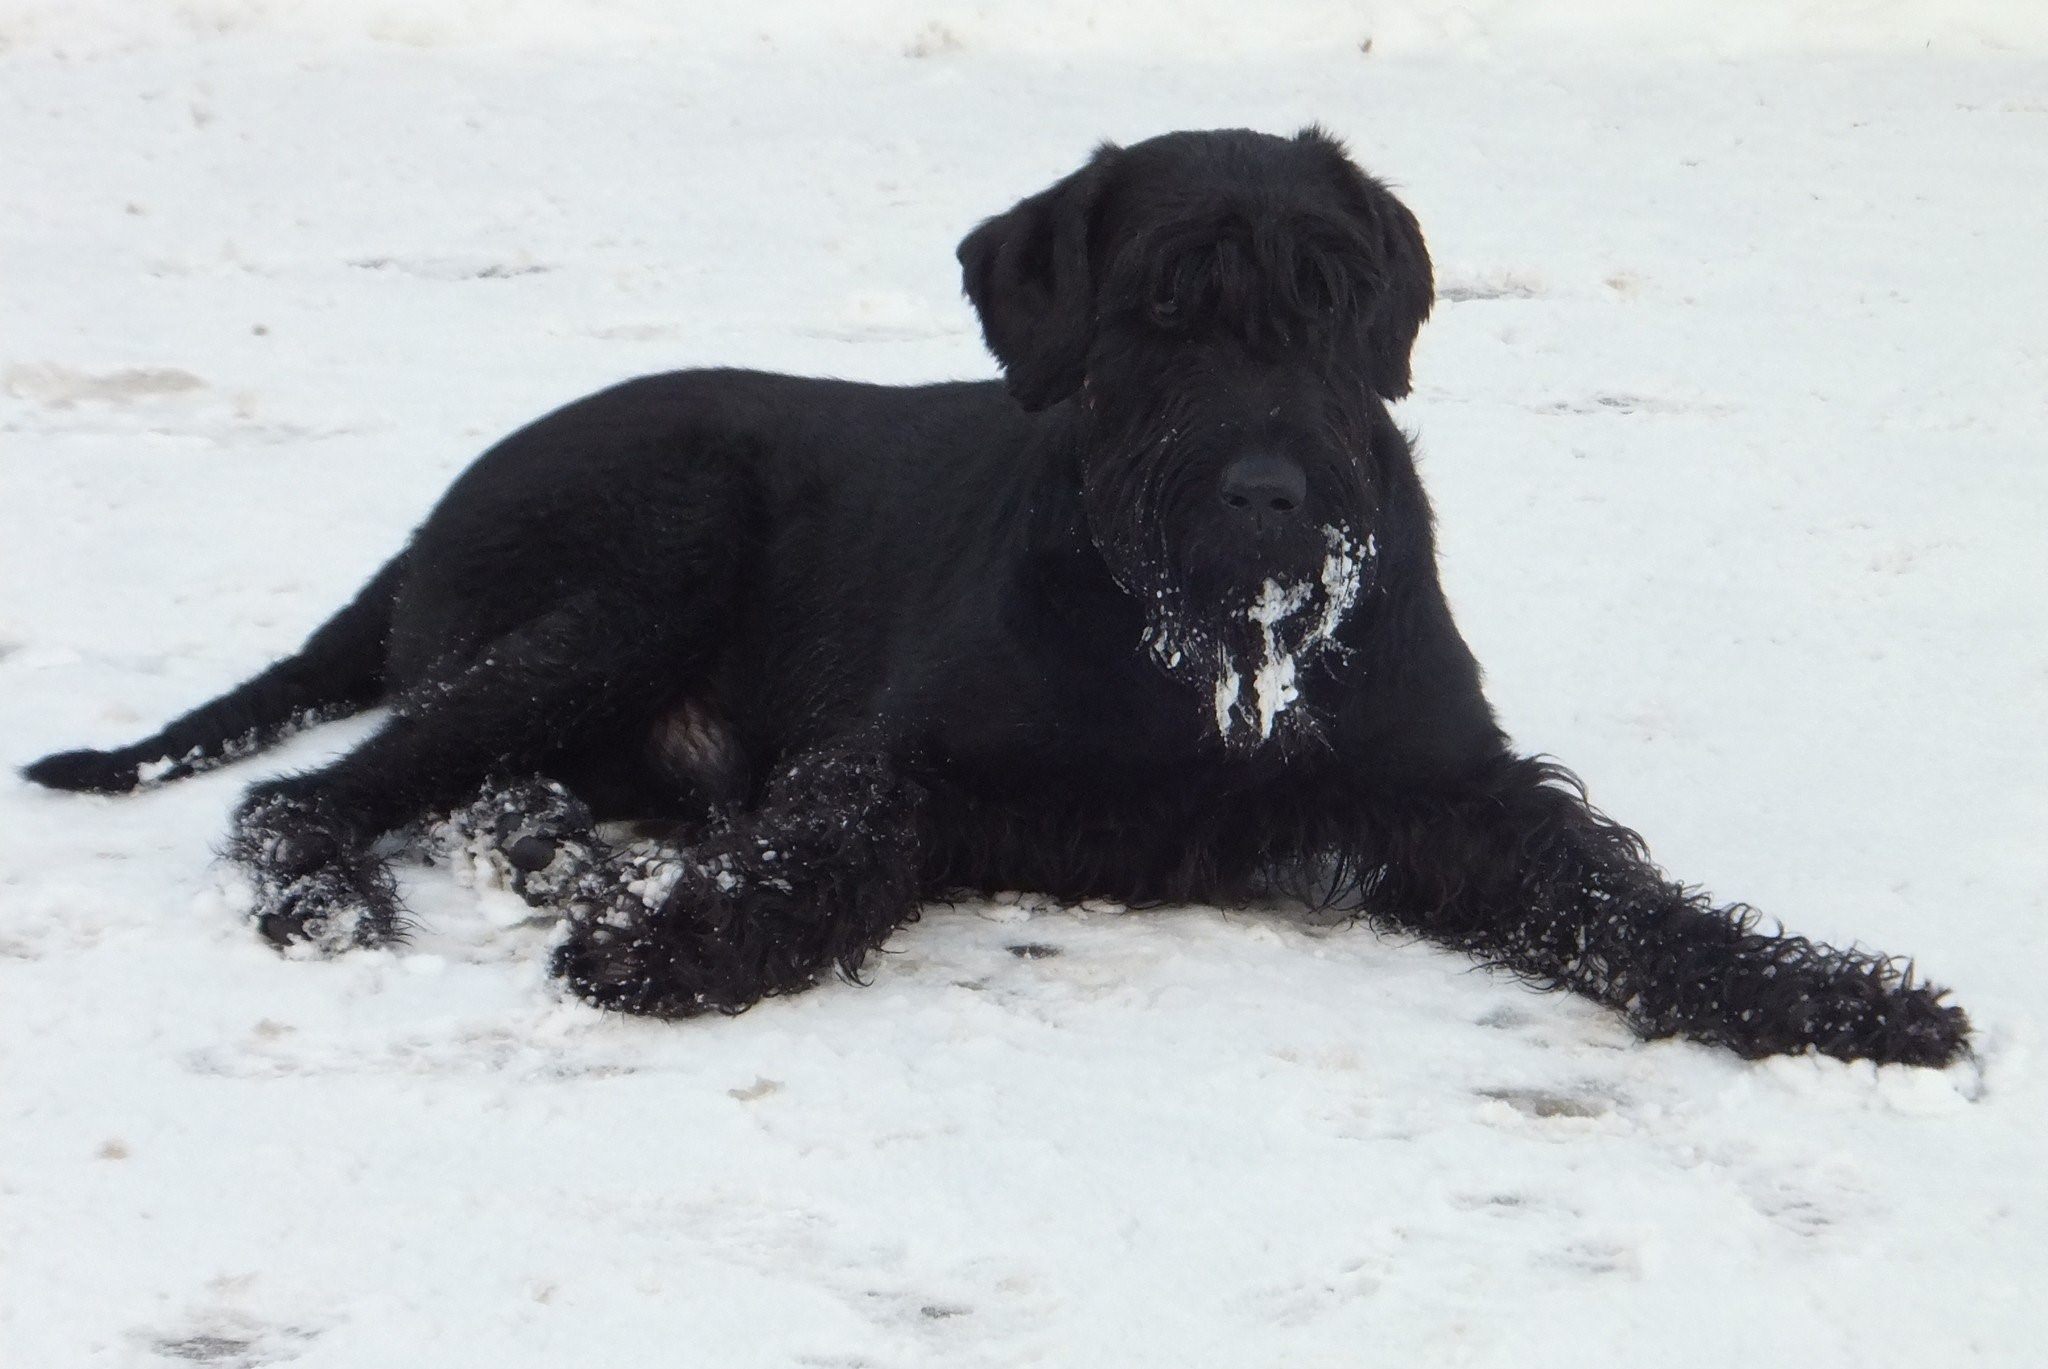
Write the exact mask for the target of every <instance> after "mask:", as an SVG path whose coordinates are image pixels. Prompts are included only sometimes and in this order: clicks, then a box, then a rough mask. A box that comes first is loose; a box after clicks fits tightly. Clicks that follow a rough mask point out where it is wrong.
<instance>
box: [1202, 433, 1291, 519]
mask: <svg viewBox="0 0 2048 1369" xmlns="http://www.w3.org/2000/svg"><path fill="white" fill-rule="evenodd" d="M1217 488H1218V491H1219V492H1220V493H1221V494H1222V496H1223V502H1224V503H1225V504H1226V505H1228V506H1229V507H1230V509H1231V511H1232V512H1234V513H1237V514H1240V515H1242V516H1243V517H1245V518H1249V519H1251V520H1252V521H1254V522H1256V523H1258V524H1259V525H1260V526H1262V527H1263V526H1265V525H1266V524H1267V523H1268V522H1277V521H1283V520H1285V519H1289V518H1292V517H1293V516H1294V515H1295V514H1296V513H1297V512H1299V511H1300V509H1301V505H1302V502H1303V501H1304V500H1305V499H1307V498H1308V475H1307V473H1306V472H1304V471H1303V470H1302V469H1301V463H1300V462H1298V461H1296V460H1294V459H1293V458H1292V457H1287V456H1282V455H1280V454H1279V453H1278V452H1248V453H1246V454H1245V455H1243V456H1240V457H1238V458H1237V459H1236V460H1235V461H1233V462H1231V463H1230V464H1229V465H1228V466H1225V467H1224V468H1223V477H1222V479H1221V480H1220V481H1218V482H1217Z"/></svg>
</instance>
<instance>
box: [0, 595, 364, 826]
mask: <svg viewBox="0 0 2048 1369" xmlns="http://www.w3.org/2000/svg"><path fill="white" fill-rule="evenodd" d="M404 564H405V558H404V557H403V556H400V557H399V558H398V559H396V560H394V561H392V562H391V563H390V564H388V565H386V566H385V567H384V569H383V570H381V571H379V572H378V573H377V574H376V575H375V576H374V577H373V578H372V579H371V580H370V583H369V584H367V585H365V586H364V587H363V589H362V591H361V592H360V593H358V594H357V595H356V597H355V599H354V600H353V601H352V602H351V603H350V604H349V606H348V607H347V608H344V609H343V610H342V611H341V612H339V613H337V614H335V615H334V617H333V618H331V619H329V620H328V621H327V623H326V624H324V625H323V626H322V627H321V628H320V629H319V630H318V631H316V632H315V633H314V634H313V635H312V636H311V637H310V638H308V639H307V640H306V644H305V645H304V646H303V647H301V648H300V649H299V650H298V651H297V652H296V653H294V654H293V655H290V656H287V657H285V658H284V659H283V660H281V661H279V662H277V663H276V664H275V665H272V666H271V667H269V668H268V669H266V670H264V671H263V672H262V673H261V674H258V675H257V676H255V677H254V678H253V679H250V680H248V681H246V682H244V683H242V684H240V685H238V686H236V687H235V688H234V689H232V690H230V691H228V692H227V693H226V694H223V695H221V696H220V697H219V698H218V699H215V700H213V701H212V702H211V703H207V704H202V705H200V706H199V707H198V708H195V709H193V710H192V711H191V712H190V713H187V714H185V715H184V716H183V717H181V718H179V719H177V720H176V721H174V722H171V723H169V724H167V725H166V726H165V727H164V728H163V730H162V731H160V732H158V733H156V734H155V735H154V736H151V737H146V738H144V739H143V740H142V741H139V742H136V743H134V744H133V745H131V746H123V747H118V748H116V749H114V750H111V751H94V750H82V751H60V752H58V753H57V754H55V755H53V756H45V757H43V758H42V759H41V760H39V761H36V762H34V763H33V764H31V765H29V766H27V767H25V768H24V769H23V770H22V772H21V773H22V774H23V776H25V777H26V778H28V779H30V780H33V781H34V782H35V783H37V784H41V785H47V786H48V787H50V788H52V789H70V790H76V791H83V792H88V793H98V794H124V793H127V792H128V791H129V790H131V789H134V788H136V787H137V786H138V785H141V784H145V783H164V782H168V781H170V780H176V779H183V778H184V777H185V776H187V775H192V774H197V773H198V772H200V771H202V770H210V769H212V768H213V767H214V766H217V765H224V764H226V763H227V762H229V761H232V760H235V759H238V758H239V757H242V756H246V755H249V754H250V753H252V752H255V751H260V750H262V749H263V748H264V747H266V746H268V745H270V744H271V743H272V742H275V741H277V740H278V739H279V738H280V737H282V736H284V735H285V734H286V733H288V732H290V731H292V730H293V729H295V728H298V727H302V726H305V725H306V724H308V723H311V722H316V721H322V720H325V719H329V718H339V717H345V716H347V715H348V714H350V713H356V712H360V711H361V710H362V709H365V708H368V707H370V706H371V705H372V704H374V703H376V702H377V700H378V698H379V697H380V696H381V695H382V694H383V691H384V637H385V633H386V632H387V631H388V630H389V628H390V625H391V605H392V601H393V599H394V598H395V597H396V596H397V593H398V582H399V579H400V576H401V575H402V574H403V567H404Z"/></svg>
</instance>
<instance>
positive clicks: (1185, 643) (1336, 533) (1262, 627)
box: [1117, 527, 1379, 751]
mask: <svg viewBox="0 0 2048 1369" xmlns="http://www.w3.org/2000/svg"><path fill="white" fill-rule="evenodd" d="M1324 539H1325V543H1326V545H1327V552H1326V554H1325V556H1324V558H1323V562H1322V565H1321V567H1320V568H1319V569H1318V570H1317V571H1316V572H1315V573H1312V574H1308V575H1303V576H1299V577H1295V578H1290V579H1287V580H1281V579H1278V578H1272V577H1269V578H1267V579H1266V580H1264V581H1263V582H1262V583H1261V584H1260V585H1259V586H1258V588H1257V589H1254V590H1240V591H1236V592H1234V593H1230V594H1226V595H1223V596H1221V597H1220V598H1218V597H1216V596H1202V597H1200V598H1198V597H1197V596H1195V595H1192V594H1190V593H1189V592H1188V591H1187V589H1186V587H1185V586H1184V584H1183V583H1182V582H1181V581H1180V579H1179V578H1178V577H1175V576H1171V575H1168V574H1166V573H1164V571H1163V570H1162V569H1161V563H1160V562H1156V561H1148V562H1147V563H1146V564H1145V565H1142V566H1133V567H1128V568H1126V569H1125V570H1124V571H1123V572H1122V573H1119V574H1118V576H1117V579H1118V581H1119V583H1121V584H1122V585H1123V587H1124V588H1125V589H1126V590H1127V591H1128V592H1130V593H1132V594H1135V595H1137V596H1138V597H1139V598H1140V599H1141V600H1142V601H1143V603H1144V604H1145V608H1146V620H1147V621H1146V628H1145V646H1146V648H1147V650H1149V651H1150V652H1151V654H1152V656H1153V658H1154V659H1155V660H1156V661H1157V662H1158V663H1159V665H1160V666H1161V667H1162V668H1164V669H1165V671H1166V672H1167V674H1169V675H1171V676H1173V677H1174V678H1175V679H1177V680H1181V681H1184V682H1185V683H1187V684H1189V685H1191V686H1193V687H1194V688H1196V689H1198V690H1199V691H1200V692H1201V696H1202V698H1203V699H1204V700H1205V701H1207V702H1208V704H1209V711H1210V716H1211V718H1213V720H1214V722H1215V726H1216V731H1217V734H1218V735H1219V736H1220V737H1222V739H1223V742H1224V745H1225V746H1227V747H1229V748H1230V749H1231V750H1234V751H1252V750H1256V749H1257V748H1259V747H1261V746H1263V745H1265V744H1267V743H1269V742H1272V741H1274V740H1275V739H1276V738H1279V739H1283V740H1284V739H1286V738H1290V737H1298V736H1301V735H1303V734H1312V733H1313V732H1314V731H1315V721H1314V719H1313V718H1311V717H1310V716H1309V715H1308V714H1307V712H1306V711H1305V710H1302V709H1299V708H1297V707H1296V705H1297V704H1298V703H1299V702H1300V698H1301V682H1302V678H1303V673H1304V672H1305V671H1306V669H1307V668H1308V667H1309V666H1310V665H1311V664H1313V663H1314V662H1316V661H1317V660H1319V659H1321V658H1322V657H1324V656H1326V655H1329V654H1330V653H1332V652H1339V651H1342V650H1343V647H1342V646H1341V644H1340V643H1339V642H1338V641H1337V629H1338V627H1339V626H1340V625H1341V624H1342V623H1343V622H1344V619H1345V617H1346V615H1348V614H1349V613H1350V612H1351V610H1352V607H1353V606H1354V605H1355V604H1356V603H1357V602H1358V598H1359V596H1360V595H1361V594H1362V593H1364V591H1365V589H1366V588H1367V587H1368V586H1369V585H1370V583H1371V580H1372V574H1373V563H1374V561H1375V559H1376V557H1377V555H1378V552H1379V547H1378V544H1377V543H1376V542H1375V540H1374V539H1373V538H1372V537H1371V536H1370V535H1368V536H1366V537H1365V539H1364V540H1363V541H1360V540H1359V539H1357V538H1356V537H1354V536H1353V535H1351V534H1350V533H1348V532H1346V531H1345V530H1344V529H1342V528H1334V527H1333V528H1326V529H1325V530H1324Z"/></svg>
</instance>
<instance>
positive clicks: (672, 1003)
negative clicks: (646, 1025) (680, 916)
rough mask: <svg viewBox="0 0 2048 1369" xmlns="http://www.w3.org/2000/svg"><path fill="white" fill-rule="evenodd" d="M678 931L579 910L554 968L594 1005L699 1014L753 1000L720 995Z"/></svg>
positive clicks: (652, 1013)
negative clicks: (709, 988)
mask: <svg viewBox="0 0 2048 1369" xmlns="http://www.w3.org/2000/svg"><path fill="white" fill-rule="evenodd" d="M700 968H701V967H699V966H695V965H692V964H690V963H689V962H688V961H687V960H686V959H685V957H684V956H683V955H682V954H681V947H680V946H679V945H678V944H677V941H676V939H675V938H674V937H672V936H664V935H663V934H662V932H661V931H660V930H659V929H656V928H652V927H649V926H648V925H647V923H646V922H645V920H642V919H625V918H617V917H613V918H609V919H608V918H606V917H603V916H599V917H589V916H586V915H583V914H578V915H577V916H576V917H575V918H573V919H572V920H571V922H570V924H569V934H568V936H567V938H566V939H565V940H564V941H563V942H562V944H561V945H560V946H558V947H557V948H556V950H555V957H554V964H553V970H554V973H555V975H556V976H557V977H558V978H559V979H560V980H561V981H562V982H563V984H565V985H566V986H567V987H568V989H569V991H570V992H571V993H573V994H575V995H576V996H577V997H578V998H580V999H582V1000H583V1001H584V1002H586V1003H588V1004H590V1005H591V1006H592V1007H597V1008H605V1009H608V1010H610V1011H612V1012H624V1013H632V1014H634V1015H636V1016H640V1017H662V1018H678V1017H696V1016H699V1015H701V1014H703V1013H707V1012H715V1011H723V1012H738V1011H740V1010H741V1009H743V1008H745V1007H746V1006H748V1005H747V1003H745V1002H741V1003H730V1002H720V1001H717V1000H715V999H714V998H713V997H712V996H711V995H709V994H708V993H707V992H706V986H705V985H704V984H703V983H702V982H700V979H701V977H700V974H699V971H700Z"/></svg>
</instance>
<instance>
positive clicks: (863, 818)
mask: <svg viewBox="0 0 2048 1369" xmlns="http://www.w3.org/2000/svg"><path fill="white" fill-rule="evenodd" d="M923 804H924V798H923V792H922V790H921V789H920V788H919V787H918V786H917V785H916V784H914V783H913V782H911V781H909V780H907V779H905V778H904V777H903V776H902V775H901V774H900V773H899V772H898V770H897V769H896V767H895V766H894V765H893V764H892V763H891V762H890V761H889V760H888V759H887V757H886V756H885V755H884V754H883V753H882V752H881V751H880V750H878V749H864V748H841V749H831V750H820V751H816V752H811V753H807V754H805V755H803V756H801V757H799V758H796V759H794V760H792V761H790V762H788V763H786V764H785V765H784V766H783V768H782V770H781V772H780V773H779V774H778V775H777V776H776V777H775V779H774V781H773V782H772V783H771V784H770V785H769V787H768V791H767V794H766V796H765V799H764V801H763V802H762V804H761V805H760V806H759V807H758V808H755V809H753V810H750V811H748V812H745V813H743V814H740V815H738V816H737V817H735V818H733V819H731V820H730V821H728V822H725V823H722V824H720V825H719V826H717V827H716V828H715V829H714V830H712V831H711V832H709V833H707V834H706V835H705V836H704V837H703V839H702V840H701V841H698V842H696V843H695V844H693V845H691V846H689V847H688V848H672V849H667V850H661V849H650V848H648V847H646V846H645V845H641V846H638V847H632V848H627V849H625V850H623V851H621V852H619V853H617V856H616V858H615V859H614V861H613V862H612V864H611V866H610V868H609V871H608V873H607V875H606V877H605V878H604V879H603V880H602V881H599V882H597V883H595V884H593V883H592V882H590V881H588V880H586V881H585V883H584V887H583V889H582V890H581V892H579V893H578V894H577V895H575V903H574V906H573V910H572V913H571V916H570V924H569V929H568V939H567V941H566V942H565V943H564V944H563V945H562V947H561V948H560V950H559V951H558V952H557V953H556V956H555V966H554V968H555V972H556V973H557V974H558V975H560V976H561V977H562V978H563V980H564V981H566V982H567V984H568V985H569V987H570V988H571V989H572V990H573V991H574V992H575V993H576V994H577V995H578V996H579V997H582V998H584V999H586V1000H588V1001H589V1002H591V1003H595V1004H597V1005H598V1006H600V1007H606V1008H615V1009H618V1010H619V1011H622V1012H632V1013H644V1014H647V1015H650V1016H654V1017H689V1016H693V1015H695V1014H698V1013H704V1012H714V1011H715V1012H725V1013H736V1012H740V1011H743V1010H745V1009H746V1008H748V1007H751V1006H752V1005H753V1004H755V1003H757V1002H759V1001H760V1000H761V999H763V998H767V997H770V996H772V995H777V994H788V993H796V992H798V991H800V990H802V989H806V988H809V987H810V986H811V985H812V984H814V983H816V982H817V981H818V979H819V978H820V977H821V976H823V975H824V974H826V973H828V972H830V971H832V970H834V969H837V970H838V971H839V972H840V973H841V974H844V975H846V976H847V977H849V978H853V977H856V976H857V975H858V973H859V971H860V966H861V964H862V962H863V961H864V960H866V958H867V955H868V953H869V952H870V951H872V950H874V949H875V948H876V947H878V946H880V945H881V944H882V943H883V942H884V941H885V940H887V939H888V936H889V934H890V933H891V932H892V931H894V930H895V929H896V928H897V927H899V926H901V925H903V924H904V923H906V922H909V921H911V920H912V919H914V918H915V917H916V916H917V909H918V896H919V879H920V871H921V842H920V837H919V829H920V827H921V825H922V824H921V819H922V812H923Z"/></svg>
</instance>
